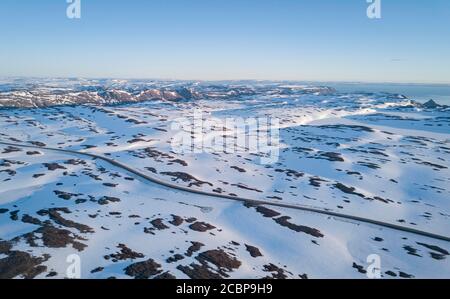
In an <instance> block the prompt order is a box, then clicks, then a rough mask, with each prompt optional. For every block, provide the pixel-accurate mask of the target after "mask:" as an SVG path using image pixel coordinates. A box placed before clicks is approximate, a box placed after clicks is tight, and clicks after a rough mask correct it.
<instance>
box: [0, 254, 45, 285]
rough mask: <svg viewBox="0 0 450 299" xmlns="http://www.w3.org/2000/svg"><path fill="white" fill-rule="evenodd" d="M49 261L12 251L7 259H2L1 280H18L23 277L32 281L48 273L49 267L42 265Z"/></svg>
mask: <svg viewBox="0 0 450 299" xmlns="http://www.w3.org/2000/svg"><path fill="white" fill-rule="evenodd" d="M47 259H48V257H46V258H37V257H33V256H31V255H30V254H28V253H26V252H22V251H11V252H9V253H8V256H7V257H6V258H3V259H0V270H1V271H0V279H11V278H16V277H18V276H19V275H23V277H24V278H26V279H31V278H34V277H36V276H37V275H39V274H41V273H43V272H45V271H47V267H46V266H43V265H41V264H42V263H43V262H45V261H46V260H47Z"/></svg>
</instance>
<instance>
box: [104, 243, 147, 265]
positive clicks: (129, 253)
mask: <svg viewBox="0 0 450 299" xmlns="http://www.w3.org/2000/svg"><path fill="white" fill-rule="evenodd" d="M117 248H119V249H120V252H117V253H113V254H110V255H107V256H105V257H104V258H105V259H106V260H109V259H110V258H112V259H113V262H117V261H122V260H128V259H131V260H135V259H138V258H143V257H144V254H142V253H139V252H135V251H133V250H131V249H130V248H128V247H127V246H126V245H125V244H119V245H118V246H117Z"/></svg>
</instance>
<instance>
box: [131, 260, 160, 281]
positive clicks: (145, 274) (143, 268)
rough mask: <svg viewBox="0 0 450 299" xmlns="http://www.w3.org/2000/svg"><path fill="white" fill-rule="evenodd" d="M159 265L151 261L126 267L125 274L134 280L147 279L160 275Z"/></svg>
mask: <svg viewBox="0 0 450 299" xmlns="http://www.w3.org/2000/svg"><path fill="white" fill-rule="evenodd" d="M160 268H161V265H160V264H158V263H157V262H155V261H154V260H153V259H149V260H147V261H144V262H139V263H135V264H132V265H130V266H128V267H126V268H125V269H124V270H125V274H126V275H128V276H131V277H134V278H135V279H149V278H150V277H151V276H154V275H157V274H160V273H161V272H162V270H161V269H160Z"/></svg>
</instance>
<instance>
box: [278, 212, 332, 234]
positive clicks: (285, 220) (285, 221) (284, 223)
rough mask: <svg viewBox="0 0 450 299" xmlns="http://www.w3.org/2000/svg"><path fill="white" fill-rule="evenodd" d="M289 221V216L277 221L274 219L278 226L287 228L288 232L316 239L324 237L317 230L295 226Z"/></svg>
mask: <svg viewBox="0 0 450 299" xmlns="http://www.w3.org/2000/svg"><path fill="white" fill-rule="evenodd" d="M290 219H291V217H289V216H283V217H280V218H277V219H274V220H275V222H276V223H278V224H279V225H281V226H284V227H287V228H289V229H290V230H293V231H296V232H298V233H300V232H302V233H305V234H308V235H311V236H313V237H316V238H323V237H324V235H323V234H322V233H321V232H320V231H319V230H318V229H315V228H311V227H308V226H304V225H297V224H294V223H291V222H289V220H290Z"/></svg>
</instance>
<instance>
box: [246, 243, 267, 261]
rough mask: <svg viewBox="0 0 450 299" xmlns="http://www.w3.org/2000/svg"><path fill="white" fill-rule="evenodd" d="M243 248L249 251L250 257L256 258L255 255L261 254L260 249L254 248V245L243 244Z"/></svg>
mask: <svg viewBox="0 0 450 299" xmlns="http://www.w3.org/2000/svg"><path fill="white" fill-rule="evenodd" d="M245 248H246V249H247V251H248V252H249V253H250V255H251V257H254V258H256V257H260V256H263V255H262V253H261V251H260V250H259V249H258V248H256V247H255V246H251V245H247V244H245Z"/></svg>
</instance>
